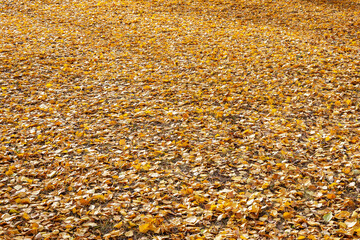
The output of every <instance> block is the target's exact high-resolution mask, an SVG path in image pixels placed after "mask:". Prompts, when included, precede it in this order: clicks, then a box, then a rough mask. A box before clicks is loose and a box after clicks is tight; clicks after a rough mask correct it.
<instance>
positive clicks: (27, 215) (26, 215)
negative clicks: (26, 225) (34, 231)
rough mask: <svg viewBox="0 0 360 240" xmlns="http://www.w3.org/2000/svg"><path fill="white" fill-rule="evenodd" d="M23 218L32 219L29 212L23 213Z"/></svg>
mask: <svg viewBox="0 0 360 240" xmlns="http://www.w3.org/2000/svg"><path fill="white" fill-rule="evenodd" d="M23 218H24V219H25V220H29V219H30V216H29V214H27V213H26V212H25V213H24V214H23Z"/></svg>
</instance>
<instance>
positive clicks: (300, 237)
mask: <svg viewBox="0 0 360 240" xmlns="http://www.w3.org/2000/svg"><path fill="white" fill-rule="evenodd" d="M305 238H306V237H305V236H299V237H298V238H297V239H305Z"/></svg>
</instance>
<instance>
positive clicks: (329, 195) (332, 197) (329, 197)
mask: <svg viewBox="0 0 360 240" xmlns="http://www.w3.org/2000/svg"><path fill="white" fill-rule="evenodd" d="M326 197H327V198H328V199H334V198H336V195H335V194H333V193H328V194H327V195H326Z"/></svg>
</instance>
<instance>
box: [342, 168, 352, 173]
mask: <svg viewBox="0 0 360 240" xmlns="http://www.w3.org/2000/svg"><path fill="white" fill-rule="evenodd" d="M342 171H343V173H345V174H349V173H350V172H351V168H349V167H346V168H344V169H343V170H342Z"/></svg>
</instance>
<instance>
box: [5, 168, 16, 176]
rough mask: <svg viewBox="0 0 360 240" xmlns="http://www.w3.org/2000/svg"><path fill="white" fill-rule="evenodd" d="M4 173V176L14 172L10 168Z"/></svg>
mask: <svg viewBox="0 0 360 240" xmlns="http://www.w3.org/2000/svg"><path fill="white" fill-rule="evenodd" d="M5 174H6V176H11V175H13V174H14V172H13V171H12V170H11V169H9V170H8V171H6V172H5Z"/></svg>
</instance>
